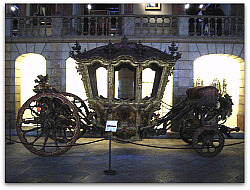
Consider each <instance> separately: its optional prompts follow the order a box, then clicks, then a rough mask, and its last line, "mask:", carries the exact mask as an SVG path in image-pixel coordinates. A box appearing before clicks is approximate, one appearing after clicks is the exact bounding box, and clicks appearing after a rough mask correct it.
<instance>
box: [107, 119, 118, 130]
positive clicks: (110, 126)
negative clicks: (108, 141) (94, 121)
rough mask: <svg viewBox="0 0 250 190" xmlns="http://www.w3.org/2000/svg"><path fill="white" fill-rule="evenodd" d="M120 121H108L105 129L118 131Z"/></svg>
mask: <svg viewBox="0 0 250 190" xmlns="http://www.w3.org/2000/svg"><path fill="white" fill-rule="evenodd" d="M117 124H118V121H107V123H106V128H105V131H109V132H116V130H117Z"/></svg>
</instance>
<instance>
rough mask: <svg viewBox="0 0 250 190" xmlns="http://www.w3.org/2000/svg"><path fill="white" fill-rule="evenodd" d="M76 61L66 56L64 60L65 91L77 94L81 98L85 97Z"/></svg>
mask: <svg viewBox="0 0 250 190" xmlns="http://www.w3.org/2000/svg"><path fill="white" fill-rule="evenodd" d="M76 66H77V64H76V61H75V60H74V59H72V58H68V59H67V61H66V91H67V92H70V93H72V94H75V95H77V96H79V97H80V98H81V99H83V100H85V99H87V96H86V93H85V89H84V86H83V82H82V80H81V75H80V74H79V73H78V72H77V69H76Z"/></svg>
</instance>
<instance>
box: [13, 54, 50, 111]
mask: <svg viewBox="0 0 250 190" xmlns="http://www.w3.org/2000/svg"><path fill="white" fill-rule="evenodd" d="M38 75H46V60H45V58H44V57H43V56H42V55H40V54H35V53H26V54H22V55H20V56H19V57H18V58H17V59H16V61H15V90H16V103H17V105H16V107H17V109H19V108H20V107H21V105H22V104H23V103H24V102H25V101H26V100H27V99H29V98H30V97H31V96H33V95H35V93H34V92H33V88H34V86H35V85H36V84H35V82H34V80H35V79H36V78H37V76H38Z"/></svg>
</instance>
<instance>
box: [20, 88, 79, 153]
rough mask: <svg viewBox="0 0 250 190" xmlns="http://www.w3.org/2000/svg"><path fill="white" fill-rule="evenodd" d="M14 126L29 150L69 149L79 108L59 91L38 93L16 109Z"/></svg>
mask: <svg viewBox="0 0 250 190" xmlns="http://www.w3.org/2000/svg"><path fill="white" fill-rule="evenodd" d="M16 130H17V133H18V136H19V138H20V140H21V142H22V143H23V145H24V146H25V147H26V148H27V149H28V150H29V151H31V152H33V153H34V154H37V155H40V156H58V155H61V154H63V153H65V152H66V151H68V150H69V149H70V148H71V147H72V145H74V143H75V141H76V140H77V137H78V136H79V132H80V118H79V115H78V110H77V108H76V107H75V106H74V105H73V104H72V103H71V102H70V101H69V100H68V99H67V98H66V97H65V96H63V95H61V94H58V93H39V94H37V95H35V96H32V97H31V98H30V99H28V100H27V101H26V102H25V103H24V104H23V106H22V107H21V109H20V110H19V112H18V116H17V123H16Z"/></svg>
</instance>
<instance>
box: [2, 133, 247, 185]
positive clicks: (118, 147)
mask: <svg viewBox="0 0 250 190" xmlns="http://www.w3.org/2000/svg"><path fill="white" fill-rule="evenodd" d="M14 139H15V140H18V139H17V137H14ZM92 140H96V139H93V138H92V139H91V138H81V139H79V140H78V141H77V142H78V143H82V142H88V141H92ZM242 141H244V139H232V140H229V139H226V143H225V144H230V143H235V142H242ZM139 143H143V144H150V145H156V146H170V147H190V146H189V145H187V144H186V143H184V142H183V141H182V140H181V139H160V138H159V139H143V141H140V142H139ZM108 144H109V142H108V140H105V141H102V142H98V143H94V144H89V145H84V146H76V147H72V148H71V149H70V150H69V151H68V152H67V153H65V154H64V155H61V156H59V157H40V156H37V155H34V154H33V153H31V152H29V151H28V150H27V149H26V148H25V147H24V146H23V145H22V144H18V143H14V144H13V145H6V156H5V166H6V167H5V182H6V183H15V182H19V183H38V182H39V183H196V182H197V183H243V182H244V143H242V144H238V145H234V146H225V147H224V149H223V150H222V152H221V153H220V154H219V155H217V156H216V157H213V158H203V157H201V156H199V155H198V154H197V153H196V152H195V151H194V150H192V149H183V150H180V149H177V150H176V149H173V150H172V149H159V148H151V147H142V146H138V145H133V144H128V143H116V142H113V141H112V165H111V166H112V169H113V170H115V171H117V172H118V174H117V175H113V176H112V175H108V176H107V175H105V174H104V172H103V171H104V170H107V169H108V167H109V165H108V164H109V154H108V150H109V146H108Z"/></svg>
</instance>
